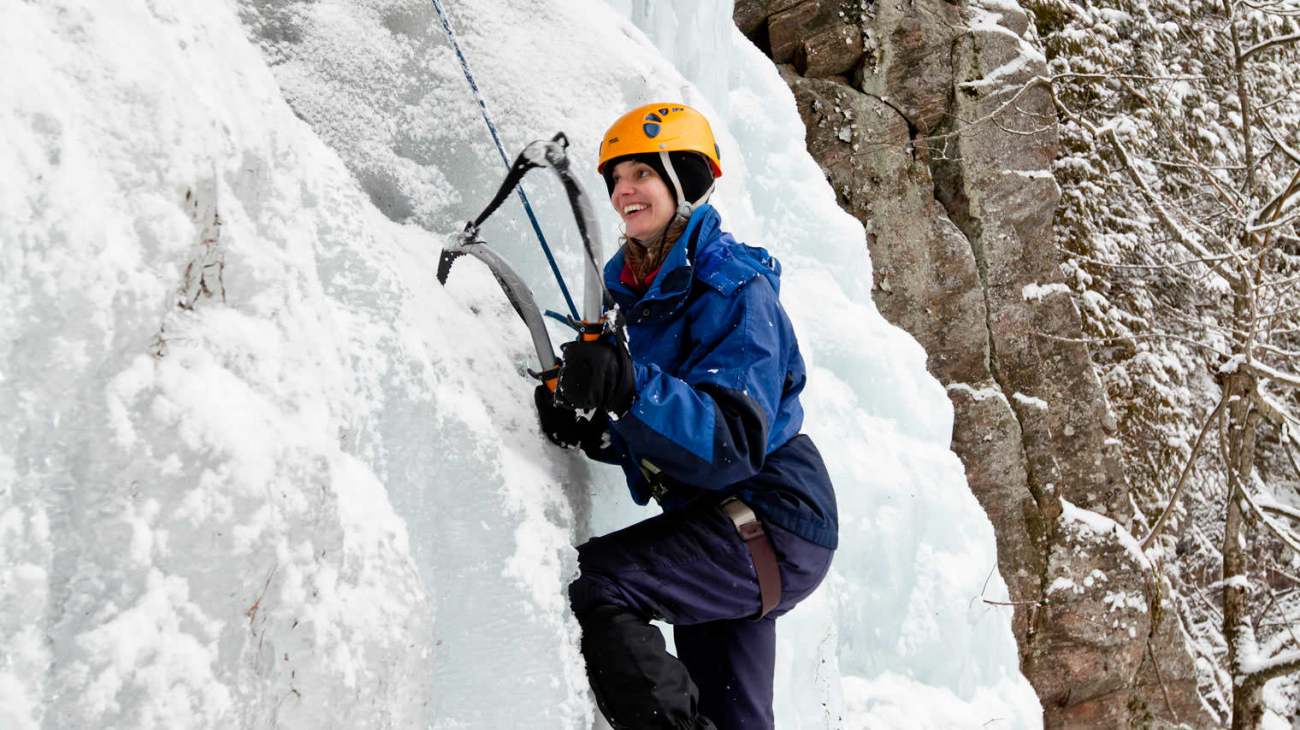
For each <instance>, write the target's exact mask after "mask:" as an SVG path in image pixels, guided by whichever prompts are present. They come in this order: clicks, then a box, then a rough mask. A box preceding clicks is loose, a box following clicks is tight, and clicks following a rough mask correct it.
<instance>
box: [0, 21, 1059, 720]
mask: <svg viewBox="0 0 1300 730" xmlns="http://www.w3.org/2000/svg"><path fill="white" fill-rule="evenodd" d="M449 11H450V13H451V21H452V23H453V24H454V25H455V27H456V29H457V31H458V32H459V33H460V35H461V41H462V43H463V44H464V46H465V49H466V51H467V53H468V54H469V56H470V59H471V62H472V63H473V64H474V67H475V71H476V73H477V74H478V76H479V82H480V84H481V85H482V86H483V88H484V89H485V92H486V93H487V95H488V97H489V101H490V103H491V104H492V107H493V110H494V112H495V114H496V118H497V121H498V124H499V125H500V127H501V131H502V135H503V137H504V138H505V143H506V146H507V149H508V150H509V151H510V152H511V153H512V154H513V152H514V151H516V150H518V149H519V148H520V147H521V146H522V145H523V144H525V143H526V142H527V141H529V140H531V139H534V138H538V137H543V136H546V137H549V136H550V135H551V134H553V133H554V132H555V131H557V130H564V131H565V132H566V133H567V134H568V135H569V137H570V139H571V140H573V142H574V147H573V150H572V153H573V155H574V157H575V159H576V163H577V165H578V167H579V169H581V170H583V171H584V174H585V175H586V178H585V182H586V184H587V187H588V189H589V190H592V191H593V193H594V195H593V197H595V198H596V199H597V200H599V198H600V191H602V190H603V184H602V183H601V182H600V181H599V179H598V178H597V177H596V176H595V174H594V172H593V171H592V168H593V167H594V164H593V160H594V155H595V146H596V143H597V140H598V139H599V135H600V133H601V132H602V131H603V130H604V128H605V127H606V126H607V125H608V123H609V122H610V121H611V120H612V119H613V118H615V117H616V116H617V115H618V114H620V113H621V112H623V111H625V110H626V109H628V108H630V107H632V106H634V105H636V104H640V103H644V102H648V101H651V100H656V99H669V98H671V99H680V100H682V101H685V102H687V103H690V104H693V105H695V106H698V107H699V108H701V109H702V110H704V111H705V112H706V113H708V114H709V115H710V117H711V118H712V119H713V120H714V122H715V124H714V128H715V131H716V132H717V133H718V135H719V140H720V143H721V146H722V149H723V162H724V166H725V168H726V175H725V177H724V178H723V179H722V181H721V185H720V189H719V192H718V195H717V197H716V199H715V200H716V202H717V204H718V205H719V207H720V209H721V210H722V213H723V215H724V220H725V221H727V224H728V227H729V228H730V229H731V230H732V231H733V232H735V233H736V235H737V236H738V237H739V238H741V239H744V240H748V241H749V242H751V243H754V244H757V245H763V246H766V247H768V248H770V249H771V250H773V252H774V253H776V254H777V255H778V256H780V257H781V258H782V260H783V262H784V264H785V270H786V273H785V276H784V282H785V283H784V289H783V299H784V301H785V302H786V304H787V306H788V308H789V310H790V312H791V315H792V317H793V318H794V319H795V324H796V327H797V328H798V331H799V332H800V336H801V338H802V342H803V348H804V351H805V355H806V357H807V358H808V361H809V365H810V367H811V369H812V376H811V379H810V386H809V388H808V390H807V391H806V396H805V407H806V410H807V411H808V419H807V422H806V429H805V430H806V431H807V432H808V433H810V434H812V436H813V438H814V439H815V440H816V441H817V443H818V444H819V446H820V448H821V450H822V451H823V453H824V454H825V455H826V457H827V462H828V466H829V468H830V469H831V473H832V475H833V477H834V478H835V480H836V485H837V489H838V493H839V498H840V507H841V523H842V529H843V533H842V543H841V545H842V546H841V550H840V552H839V555H838V556H837V559H836V567H835V570H834V572H833V574H832V576H831V577H830V578H829V579H828V581H827V587H826V589H824V590H822V591H820V592H819V593H818V594H816V595H815V596H814V597H813V598H811V599H809V601H807V602H806V604H805V605H804V606H802V607H801V608H800V609H799V610H797V611H795V612H794V613H792V614H791V615H789V616H788V617H786V618H783V619H782V621H781V625H780V636H781V644H780V649H779V651H780V652H781V656H780V662H779V665H780V668H779V672H778V678H777V681H778V697H779V700H778V708H777V709H778V719H779V723H780V725H781V727H784V728H797V727H804V728H822V727H865V726H867V725H870V726H872V727H910V728H917V727H920V728H925V727H934V728H949V727H967V726H969V727H979V726H988V727H999V726H1000V727H1030V726H1033V725H1034V724H1035V722H1037V715H1036V712H1037V707H1036V702H1035V700H1034V698H1033V695H1032V692H1031V691H1030V690H1029V688H1028V685H1027V684H1026V683H1025V682H1024V680H1023V679H1022V678H1020V676H1019V674H1018V673H1017V671H1016V662H1015V646H1014V642H1013V639H1012V637H1011V634H1010V631H1009V628H1008V620H1009V619H1008V617H1007V616H1006V615H1005V614H1002V613H1000V612H998V611H995V610H992V609H990V608H989V607H988V606H986V605H983V604H982V603H981V602H980V601H979V600H978V597H979V596H980V594H981V591H982V590H983V591H984V592H985V595H986V596H987V597H990V598H999V597H1001V596H1002V595H1004V594H1003V592H1002V591H1003V589H1002V586H1001V582H1000V580H999V579H998V577H997V576H996V575H993V577H992V578H991V579H988V576H989V572H990V571H991V570H992V568H993V565H994V558H993V538H992V530H991V527H990V526H989V525H988V523H987V521H986V519H985V518H984V516H983V514H982V512H981V511H980V510H979V507H978V505H977V504H976V503H975V501H974V499H973V498H972V497H971V496H970V494H969V492H968V490H967V489H966V487H965V484H964V482H963V479H962V472H961V468H960V464H959V463H958V462H957V460H956V459H955V458H954V457H953V456H952V454H951V453H950V452H949V451H948V450H947V438H948V433H949V430H950V428H951V416H950V411H949V406H948V402H947V399H946V397H945V396H944V394H943V392H942V389H941V388H940V387H939V386H938V385H937V384H936V383H935V382H933V381H932V380H931V379H930V378H929V377H928V376H927V375H926V374H925V369H924V355H923V353H922V352H921V351H920V350H919V348H918V347H917V346H916V344H915V343H914V342H912V341H911V340H910V339H909V338H907V337H906V336H905V335H903V334H902V333H901V332H899V331H898V330H895V329H893V328H891V327H889V326H888V325H886V324H885V323H884V321H883V320H882V319H881V318H880V317H879V315H878V314H877V313H876V312H875V309H874V307H873V306H872V305H871V302H870V296H869V282H870V268H869V265H870V264H869V261H868V260H867V257H866V248H865V244H864V242H863V237H862V231H861V229H860V227H859V226H858V225H857V224H856V223H855V222H853V221H852V220H851V219H850V218H848V217H847V216H844V215H842V214H841V213H840V212H839V211H838V210H837V209H836V208H835V205H834V198H833V195H832V193H831V191H830V189H829V188H828V187H827V186H826V184H825V182H824V180H823V179H822V177H821V174H820V171H819V170H818V169H817V167H816V165H815V164H814V163H813V162H812V161H811V160H810V159H809V158H808V157H807V155H806V153H805V152H804V150H803V144H802V129H801V128H800V127H799V121H798V116H797V113H796V111H795V108H794V103H793V99H792V98H791V97H790V95H789V92H788V90H787V89H786V88H785V86H784V85H783V84H782V83H781V82H780V80H779V78H778V77H777V76H776V74H775V72H774V70H773V69H772V68H771V67H770V64H769V62H768V61H767V60H766V59H765V58H764V57H763V56H762V55H761V54H759V53H758V52H757V51H756V50H755V49H753V48H752V47H750V46H749V45H748V44H747V42H746V41H745V40H744V39H743V37H741V36H740V35H739V34H738V33H737V32H736V31H735V30H734V28H732V27H731V26H730V4H729V3H722V2H718V3H699V4H696V3H693V2H680V3H623V4H615V5H614V6H612V7H611V6H609V5H605V4H602V3H599V2H594V1H593V0H568V1H565V2H550V3H532V2H523V1H522V0H473V1H472V2H451V3H450V8H449ZM6 20H7V21H8V22H6V23H4V24H0V68H4V69H19V68H21V69H23V70H24V71H23V73H22V74H21V75H20V74H15V73H12V72H10V73H7V74H5V75H2V76H0V101H2V102H3V104H2V105H0V110H3V111H0V135H3V138H4V139H5V140H6V143H5V145H3V146H0V241H2V242H3V246H0V302H3V303H4V304H3V305H0V331H4V332H5V333H6V335H8V336H7V337H6V338H5V339H4V340H3V341H0V408H3V412H4V413H6V414H13V416H11V417H10V418H8V419H5V421H4V422H0V609H2V610H0V725H2V726H4V727H15V728H28V727H38V726H49V727H140V728H148V727H161V726H163V725H166V726H168V727H177V726H182V727H231V726H238V727H270V726H274V725H277V724H281V723H283V724H290V725H292V726H294V727H310V728H329V727H347V728H367V727H420V728H423V727H438V728H480V727H522V726H528V727H538V728H583V727H586V726H587V725H589V724H590V722H591V708H590V706H589V704H588V700H587V697H586V689H585V679H584V677H583V674H582V668H581V663H580V658H579V657H578V655H577V649H576V646H577V644H576V625H575V624H574V622H573V621H572V620H571V618H570V617H569V616H568V614H567V611H566V609H565V605H564V599H563V595H564V593H563V592H564V586H565V584H566V583H567V581H568V580H569V578H570V577H571V576H572V571H573V551H572V547H571V546H572V544H574V543H575V541H578V540H581V539H584V538H585V536H586V535H587V534H588V533H589V532H590V531H598V532H601V531H605V530H608V529H612V528H614V527H617V526H619V525H621V524H625V523H627V522H629V521H631V520H634V519H637V518H638V517H640V516H642V515H645V514H648V512H646V511H645V510H640V509H637V508H633V507H631V506H630V501H629V500H628V499H627V497H626V492H625V490H624V488H623V486H622V485H621V478H620V477H619V476H618V475H617V474H616V472H615V470H613V469H610V468H606V467H601V466H590V467H589V466H588V465H586V464H585V463H583V462H582V461H581V459H580V458H579V457H575V456H573V455H571V454H563V453H559V452H558V451H557V450H556V449H554V448H553V447H550V446H549V444H547V443H545V441H544V440H543V439H542V437H541V436H540V434H539V433H538V432H537V430H536V427H535V423H534V416H533V414H532V412H531V394H530V389H531V382H530V381H529V380H528V379H527V378H526V377H525V376H524V375H523V369H524V368H525V367H527V366H529V365H531V364H532V363H531V361H530V356H529V352H530V346H529V343H528V342H527V339H526V337H525V335H524V332H523V331H522V328H521V327H520V326H519V324H518V323H517V321H516V319H515V317H514V314H513V312H512V311H510V309H509V307H508V305H507V304H506V303H505V301H504V300H503V298H502V297H501V296H500V294H499V292H498V290H497V288H496V286H495V284H494V283H493V282H492V281H491V279H490V277H489V276H487V274H486V273H485V272H484V271H482V269H481V267H477V266H476V265H475V264H474V263H473V262H467V263H463V264H459V265H458V266H457V269H456V270H455V271H454V275H453V277H452V281H451V283H450V286H448V287H447V288H446V289H444V288H442V287H440V286H439V285H438V284H437V283H436V281H434V278H433V271H434V268H435V265H436V256H437V252H438V248H439V246H440V244H441V241H442V239H443V238H444V237H445V236H446V235H447V234H448V233H450V232H451V231H453V230H456V229H457V228H459V226H460V225H461V222H462V221H463V220H464V219H465V218H467V217H468V216H470V215H471V214H473V213H474V212H476V211H477V210H478V208H479V207H480V206H481V205H482V204H483V202H485V201H486V199H487V198H488V197H490V195H491V193H492V192H493V190H494V188H495V185H496V183H497V181H498V180H499V177H500V175H501V173H502V171H503V166H502V164H501V162H500V159H499V157H498V155H497V153H496V151H495V149H494V148H493V147H492V146H491V143H490V138H489V137H488V135H487V132H486V129H485V128H484V127H483V125H482V121H481V119H480V118H479V116H478V110H477V107H476V106H475V104H474V102H473V100H472V97H471V96H470V92H469V89H468V86H467V85H466V83H465V81H464V78H463V76H462V75H461V72H460V69H459V66H458V64H457V63H456V61H455V58H454V56H453V54H452V52H451V49H450V46H449V44H448V43H447V40H446V37H445V35H444V34H443V31H442V28H441V26H440V25H439V24H438V22H437V20H436V16H435V15H434V13H433V8H432V5H431V4H430V3H428V2H427V0H367V1H365V2H343V1H342V0H318V1H316V2H283V1H280V0H276V1H274V2H272V1H270V0H267V1H266V2H262V1H259V0H244V1H243V2H240V3H238V4H236V3H233V2H213V3H199V4H194V3H184V2H179V0H153V1H152V2H122V3H114V4H111V5H105V4H102V3H93V2H89V1H88V0H57V1H56V2H50V3H44V4H40V5H33V4H17V5H12V4H11V6H10V8H9V9H7V10H6ZM250 40H251V42H250ZM254 44H255V45H254ZM259 50H260V53H259ZM268 69H269V70H268ZM286 102H287V103H286ZM295 115H296V116H295ZM528 187H529V193H530V195H531V197H532V199H533V201H534V203H535V205H536V207H537V210H538V215H539V217H540V218H541V220H542V221H543V226H544V228H545V230H546V232H547V235H548V236H549V238H550V240H551V243H552V245H553V246H555V247H556V248H557V249H558V255H559V258H560V261H561V265H562V267H563V268H564V270H565V271H566V272H571V273H570V278H571V279H572V280H573V281H575V282H576V281H578V280H579V279H580V277H578V275H577V272H578V271H579V266H578V262H579V253H578V251H579V249H578V240H577V236H576V234H575V232H574V231H573V229H572V225H571V224H570V223H569V218H568V212H567V210H566V207H565V204H564V201H563V199H562V196H561V195H560V194H559V191H558V190H557V187H556V186H555V185H554V184H553V183H552V181H549V180H545V179H538V180H536V181H531V182H530V183H529V186H528ZM600 214H601V215H602V217H603V218H602V220H603V221H604V223H605V230H606V233H607V236H606V237H607V239H612V237H613V234H614V232H615V231H616V220H615V218H614V216H613V215H612V213H611V212H610V211H606V210H604V209H601V211H600ZM485 234H486V237H487V238H488V239H489V240H491V241H492V242H493V243H494V244H495V245H496V246H497V247H498V249H499V250H500V251H501V252H502V253H504V254H505V255H507V256H508V257H510V258H511V259H512V261H514V262H515V263H516V264H517V265H519V267H520V268H521V270H522V271H523V272H524V274H525V275H526V276H527V277H528V279H529V281H530V283H531V284H533V286H534V289H535V290H536V291H537V293H538V296H539V299H541V300H542V301H543V302H544V303H546V304H547V305H548V306H551V307H552V308H556V309H559V308H560V299H559V295H558V292H557V290H556V288H555V286H554V285H553V284H552V283H551V280H550V275H549V272H548V271H547V270H546V267H545V264H544V262H543V259H542V257H541V255H540V254H539V253H538V251H537V247H536V244H535V242H534V241H533V240H532V234H531V231H530V230H529V229H528V227H527V225H526V223H525V222H524V219H523V216H522V213H521V212H520V211H519V210H518V208H517V204H516V203H514V202H513V201H512V202H510V203H508V204H507V207H506V209H505V210H504V211H503V213H502V214H501V215H499V216H498V217H496V218H494V219H493V221H492V222H491V223H490V224H489V225H488V227H487V229H486V231H485ZM554 335H555V337H556V338H557V340H558V338H560V337H562V336H563V332H560V331H558V330H557V331H556V332H555V333H554ZM986 580H988V583H987V588H985V582H986ZM995 718H996V719H998V722H997V723H996V724H991V725H986V723H987V722H989V721H992V720H994V719H995Z"/></svg>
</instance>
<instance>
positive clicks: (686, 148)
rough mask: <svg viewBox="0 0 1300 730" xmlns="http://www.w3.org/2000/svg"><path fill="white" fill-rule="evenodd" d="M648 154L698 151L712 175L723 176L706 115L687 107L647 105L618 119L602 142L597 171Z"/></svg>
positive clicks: (683, 105)
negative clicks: (631, 157)
mask: <svg viewBox="0 0 1300 730" xmlns="http://www.w3.org/2000/svg"><path fill="white" fill-rule="evenodd" d="M646 152H651V153H653V152H698V153H699V154H701V155H703V156H704V158H705V159H707V160H708V161H709V168H710V169H711V170H712V171H713V176H714V177H715V178H716V177H722V165H721V164H720V163H719V162H718V160H719V158H720V157H721V156H722V155H721V154H720V153H719V152H718V143H717V142H716V141H714V139H713V130H712V129H711V128H710V127H709V120H707V119H705V118H704V115H703V114H701V113H699V112H697V111H695V110H694V109H692V108H690V107H689V106H686V105H685V104H646V105H645V106H639V107H637V108H635V109H633V110H632V111H630V112H628V113H627V114H624V115H623V116H621V117H619V118H618V120H617V121H615V122H614V123H613V124H612V125H610V127H609V131H607V132H605V137H604V139H602V140H601V142H600V155H599V157H600V160H599V162H597V163H596V172H598V173H601V174H604V172H605V163H606V162H609V161H610V160H613V159H616V158H619V157H625V156H627V155H636V154H642V153H646Z"/></svg>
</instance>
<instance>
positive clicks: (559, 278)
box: [433, 0, 579, 319]
mask: <svg viewBox="0 0 1300 730" xmlns="http://www.w3.org/2000/svg"><path fill="white" fill-rule="evenodd" d="M433 7H434V9H436V10H437V11H438V19H439V20H441V21H442V27H443V30H445V31H447V37H448V38H450V39H451V47H452V48H453V49H455V51H456V57H457V58H459V59H460V70H461V71H464V72H465V80H466V81H468V82H469V88H470V89H472V90H473V92H474V99H475V100H477V101H478V108H479V111H481V112H482V113H483V121H485V122H487V126H488V131H490V132H491V133H492V141H493V142H496V145H497V152H500V153H501V161H502V162H504V163H505V165H506V169H507V170H509V169H510V158H509V157H507V156H506V149H505V146H504V145H502V144H501V135H499V134H497V125H496V124H494V123H493V122H492V114H491V113H490V112H488V108H487V100H486V99H484V98H483V92H481V91H479V88H478V84H477V83H475V82H474V74H472V73H470V70H469V61H468V60H466V59H465V54H464V53H463V52H462V51H461V50H460V43H459V42H458V41H457V40H456V33H455V32H454V31H453V30H452V29H451V23H449V22H448V21H447V11H446V10H445V9H444V8H443V7H442V0H433ZM515 192H517V193H519V200H520V201H521V202H523V204H524V212H526V213H527V214H528V220H529V222H530V223H532V224H533V232H534V233H536V234H537V241H538V243H540V244H542V251H543V252H544V253H545V254H546V260H547V262H549V263H550V265H551V272H552V273H553V274H555V282H556V283H557V284H559V285H560V292H561V293H562V294H564V301H565V303H566V304H568V305H569V311H570V312H571V313H572V314H573V318H574V319H579V317H578V308H577V307H575V306H574V305H573V297H572V296H570V295H569V287H568V286H566V285H565V283H564V275H563V274H561V273H560V267H559V266H558V265H557V264H556V263H555V256H554V255H553V254H551V247H550V246H548V245H546V236H544V235H542V226H541V225H540V224H539V223H538V222H537V216H535V215H533V206H531V205H529V204H528V196H527V195H525V194H524V186H523V183H520V185H519V187H518V188H516V189H515Z"/></svg>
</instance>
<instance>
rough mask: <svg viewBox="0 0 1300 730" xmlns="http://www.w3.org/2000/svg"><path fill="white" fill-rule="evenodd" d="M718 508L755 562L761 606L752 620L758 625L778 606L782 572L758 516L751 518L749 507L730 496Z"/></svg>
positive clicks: (752, 515)
mask: <svg viewBox="0 0 1300 730" xmlns="http://www.w3.org/2000/svg"><path fill="white" fill-rule="evenodd" d="M720 506H721V507H722V511H723V512H726V513H727V516H728V517H730V518H731V521H732V523H733V524H735V526H736V532H737V533H739V535H740V539H741V540H744V541H745V546H746V547H748V548H749V556H750V557H751V558H753V560H754V571H755V572H756V573H757V574H758V592H759V596H760V597H761V600H762V603H763V607H762V608H761V609H759V612H758V615H757V616H755V617H754V619H753V620H754V621H758V620H759V619H761V618H763V617H764V616H766V615H767V613H768V611H771V610H772V609H773V608H776V604H778V603H780V602H781V569H780V567H778V566H777V563H776V551H774V550H773V549H772V541H771V540H769V539H768V538H767V532H766V531H764V530H763V523H762V522H759V520H758V515H756V514H754V510H752V509H750V507H749V505H747V504H745V503H744V502H742V501H740V498H739V497H734V496H733V497H727V498H726V499H724V500H723V501H722V504H721V505H720Z"/></svg>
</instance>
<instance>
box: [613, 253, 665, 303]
mask: <svg viewBox="0 0 1300 730" xmlns="http://www.w3.org/2000/svg"><path fill="white" fill-rule="evenodd" d="M662 268H663V264H660V265H659V268H658V269H655V270H654V271H651V272H650V274H649V275H648V276H646V278H644V279H642V280H640V281H638V280H637V278H636V274H635V273H634V272H633V271H632V265H631V264H629V263H628V262H626V261H624V262H623V271H622V273H620V274H619V275H618V280H619V281H621V282H623V283H624V284H627V285H628V286H629V287H631V289H632V291H634V292H636V293H637V296H645V293H646V292H648V291H650V283H651V282H653V281H654V280H655V277H656V276H658V275H659V269H662Z"/></svg>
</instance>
